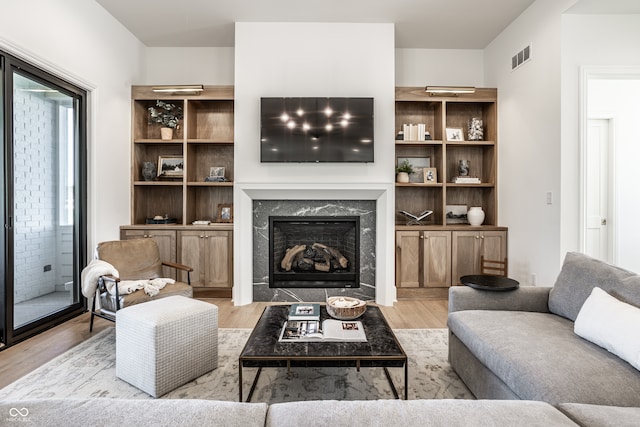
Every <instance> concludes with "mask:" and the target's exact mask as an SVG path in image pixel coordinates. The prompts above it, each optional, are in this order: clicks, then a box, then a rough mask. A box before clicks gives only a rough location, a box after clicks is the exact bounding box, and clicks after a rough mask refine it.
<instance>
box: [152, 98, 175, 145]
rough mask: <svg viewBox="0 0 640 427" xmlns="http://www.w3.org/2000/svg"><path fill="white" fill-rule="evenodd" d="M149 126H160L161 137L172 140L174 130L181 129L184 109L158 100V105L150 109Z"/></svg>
mask: <svg viewBox="0 0 640 427" xmlns="http://www.w3.org/2000/svg"><path fill="white" fill-rule="evenodd" d="M147 110H149V124H154V123H157V124H160V125H162V128H161V129H160V135H161V138H162V139H165V140H166V139H172V138H173V130H174V129H179V128H180V120H182V118H183V115H182V107H181V106H179V105H176V104H171V103H169V102H164V101H160V100H157V101H156V105H154V106H153V107H149V108H148V109H147Z"/></svg>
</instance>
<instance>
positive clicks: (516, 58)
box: [511, 44, 531, 71]
mask: <svg viewBox="0 0 640 427" xmlns="http://www.w3.org/2000/svg"><path fill="white" fill-rule="evenodd" d="M530 59H531V44H529V45H528V46H527V47H525V48H524V49H522V50H521V51H520V52H518V53H516V54H515V55H513V56H512V57H511V71H514V70H515V69H516V68H518V67H520V66H521V65H523V64H525V63H526V62H527V61H529V60H530Z"/></svg>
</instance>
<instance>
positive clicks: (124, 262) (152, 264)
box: [97, 239, 162, 280]
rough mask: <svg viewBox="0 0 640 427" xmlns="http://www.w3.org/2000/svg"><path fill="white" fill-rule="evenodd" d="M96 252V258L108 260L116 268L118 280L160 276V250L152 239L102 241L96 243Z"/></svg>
mask: <svg viewBox="0 0 640 427" xmlns="http://www.w3.org/2000/svg"><path fill="white" fill-rule="evenodd" d="M97 252H98V259H101V260H103V261H106V262H108V263H109V264H111V265H113V266H114V267H115V268H116V269H117V270H118V272H119V273H120V280H140V279H155V278H157V277H162V260H161V259H160V250H159V249H158V245H157V244H156V242H155V241H154V240H153V239H131V240H114V241H110V242H102V243H99V244H98V248H97Z"/></svg>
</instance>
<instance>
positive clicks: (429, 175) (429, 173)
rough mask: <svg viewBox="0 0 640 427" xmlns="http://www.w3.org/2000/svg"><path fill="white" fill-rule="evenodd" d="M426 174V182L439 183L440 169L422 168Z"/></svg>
mask: <svg viewBox="0 0 640 427" xmlns="http://www.w3.org/2000/svg"><path fill="white" fill-rule="evenodd" d="M422 173H423V175H424V183H425V184H437V183H438V170H437V169H436V168H424V169H422Z"/></svg>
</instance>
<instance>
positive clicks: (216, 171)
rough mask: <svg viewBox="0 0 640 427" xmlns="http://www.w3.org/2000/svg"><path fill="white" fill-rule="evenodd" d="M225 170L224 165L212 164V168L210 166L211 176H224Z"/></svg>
mask: <svg viewBox="0 0 640 427" xmlns="http://www.w3.org/2000/svg"><path fill="white" fill-rule="evenodd" d="M224 172H225V169H224V166H211V168H209V176H210V177H217V178H224Z"/></svg>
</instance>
